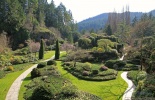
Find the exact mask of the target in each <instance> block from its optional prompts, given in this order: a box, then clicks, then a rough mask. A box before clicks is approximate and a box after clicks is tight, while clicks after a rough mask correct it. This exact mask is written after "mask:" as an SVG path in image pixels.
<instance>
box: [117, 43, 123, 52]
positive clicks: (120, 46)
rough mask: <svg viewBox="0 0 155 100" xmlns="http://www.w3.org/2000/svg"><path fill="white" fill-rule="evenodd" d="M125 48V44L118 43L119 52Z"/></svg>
mask: <svg viewBox="0 0 155 100" xmlns="http://www.w3.org/2000/svg"><path fill="white" fill-rule="evenodd" d="M123 48H124V45H123V44H118V45H117V51H118V52H119V53H122V52H123Z"/></svg>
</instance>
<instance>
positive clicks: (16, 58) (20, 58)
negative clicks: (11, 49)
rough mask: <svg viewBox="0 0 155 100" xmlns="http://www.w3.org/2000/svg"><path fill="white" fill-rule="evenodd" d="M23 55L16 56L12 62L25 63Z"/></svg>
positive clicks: (14, 63)
mask: <svg viewBox="0 0 155 100" xmlns="http://www.w3.org/2000/svg"><path fill="white" fill-rule="evenodd" d="M22 59H23V57H22V56H14V58H13V60H12V61H11V64H13V65H16V64H22V63H23V60H22Z"/></svg>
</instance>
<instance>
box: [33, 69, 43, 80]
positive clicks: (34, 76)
mask: <svg viewBox="0 0 155 100" xmlns="http://www.w3.org/2000/svg"><path fill="white" fill-rule="evenodd" d="M39 76H41V72H40V71H39V69H38V68H34V69H33V70H32V71H31V78H36V77H39Z"/></svg>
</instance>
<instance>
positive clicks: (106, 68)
mask: <svg viewBox="0 0 155 100" xmlns="http://www.w3.org/2000/svg"><path fill="white" fill-rule="evenodd" d="M100 70H101V71H106V70H108V67H106V66H102V67H101V68H100Z"/></svg>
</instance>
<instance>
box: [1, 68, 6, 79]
mask: <svg viewBox="0 0 155 100" xmlns="http://www.w3.org/2000/svg"><path fill="white" fill-rule="evenodd" d="M4 76H5V72H4V71H3V70H0V79H1V78H3V77H4Z"/></svg>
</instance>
